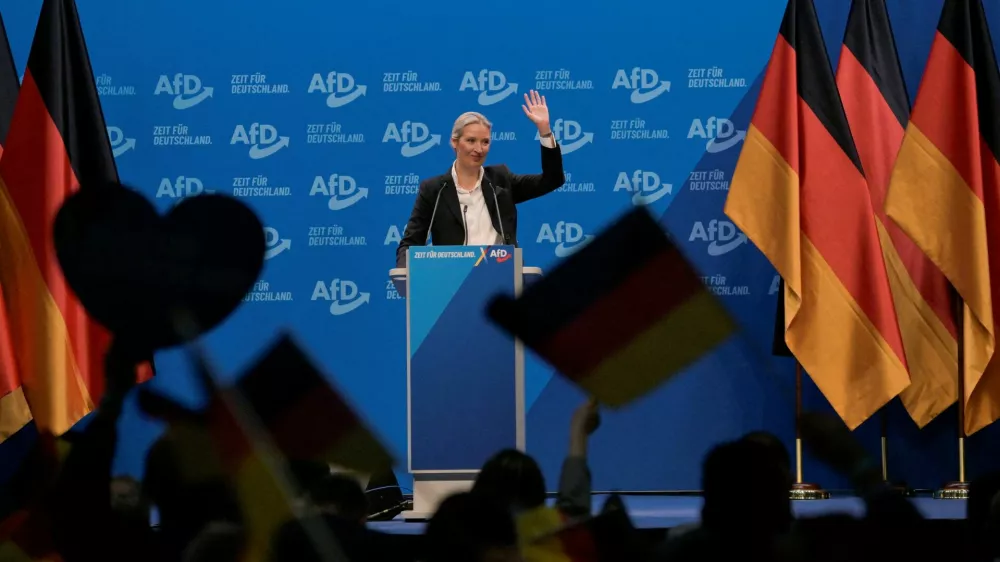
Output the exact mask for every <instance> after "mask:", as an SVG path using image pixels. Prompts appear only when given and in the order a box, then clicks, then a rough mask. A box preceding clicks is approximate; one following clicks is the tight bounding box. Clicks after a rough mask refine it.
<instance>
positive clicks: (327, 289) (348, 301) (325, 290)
mask: <svg viewBox="0 0 1000 562" xmlns="http://www.w3.org/2000/svg"><path fill="white" fill-rule="evenodd" d="M309 300H311V301H314V302H315V301H325V302H329V303H330V314H331V315H333V316H342V315H344V314H348V313H350V312H353V311H355V310H357V309H358V307H360V306H361V305H364V304H368V303H369V302H370V301H371V294H370V293H365V292H362V291H361V290H359V289H358V286H357V284H356V283H354V281H350V280H347V279H333V280H332V281H329V282H327V281H322V280H321V281H317V282H316V286H315V287H313V292H312V296H311V297H310V299H309Z"/></svg>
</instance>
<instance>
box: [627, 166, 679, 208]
mask: <svg viewBox="0 0 1000 562" xmlns="http://www.w3.org/2000/svg"><path fill="white" fill-rule="evenodd" d="M619 191H625V192H628V193H631V194H632V204H633V205H635V206H637V207H639V206H642V205H651V204H653V203H656V202H657V201H659V200H660V199H662V198H663V196H664V195H669V194H671V193H673V192H674V186H673V184H669V183H663V182H662V181H660V175H659V174H657V173H656V172H650V171H649V170H636V171H634V172H632V173H631V174H629V173H628V172H619V173H618V180H617V181H616V182H615V189H614V192H615V193H618V192H619Z"/></svg>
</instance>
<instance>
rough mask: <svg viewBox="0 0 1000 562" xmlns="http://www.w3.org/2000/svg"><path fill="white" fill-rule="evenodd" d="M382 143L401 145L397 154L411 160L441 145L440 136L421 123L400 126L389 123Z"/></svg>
mask: <svg viewBox="0 0 1000 562" xmlns="http://www.w3.org/2000/svg"><path fill="white" fill-rule="evenodd" d="M382 142H383V143H386V142H398V143H400V144H402V146H401V147H400V148H399V153H400V154H401V155H402V156H403V157H404V158H413V157H414V156H420V155H421V154H423V153H425V152H427V151H428V150H430V149H431V148H434V147H435V146H437V145H439V144H441V135H439V134H436V133H431V130H430V127H428V126H427V125H425V124H423V123H418V122H416V121H403V123H402V124H401V125H396V124H395V123H389V124H388V125H387V126H386V128H385V134H384V135H382Z"/></svg>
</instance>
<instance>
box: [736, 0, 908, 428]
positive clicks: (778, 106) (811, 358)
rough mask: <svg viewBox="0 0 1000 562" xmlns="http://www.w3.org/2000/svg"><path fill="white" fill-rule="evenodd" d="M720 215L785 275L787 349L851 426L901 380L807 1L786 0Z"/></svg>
mask: <svg viewBox="0 0 1000 562" xmlns="http://www.w3.org/2000/svg"><path fill="white" fill-rule="evenodd" d="M749 129H750V130H749V131H748V132H747V136H746V140H745V143H744V145H743V149H742V151H741V153H740V157H739V161H738V162H737V164H736V171H735V172H734V174H733V180H732V182H731V184H730V188H729V195H728V197H727V199H726V206H725V212H726V214H727V215H728V216H729V217H730V218H731V219H732V221H733V222H734V223H735V224H736V225H737V226H738V227H739V228H740V230H742V231H743V232H744V233H745V234H746V235H747V236H748V237H749V238H750V240H752V241H753V242H754V244H756V246H757V247H758V248H760V250H761V251H762V252H763V253H764V255H765V256H767V258H768V260H770V262H771V264H772V265H774V267H775V269H777V271H778V273H779V274H780V275H781V277H782V279H784V281H785V283H784V295H783V299H784V306H785V342H786V343H787V344H788V348H789V349H790V350H791V351H792V353H793V354H794V355H795V357H796V359H798V361H799V363H801V364H802V366H803V367H804V368H805V370H806V371H807V372H808V373H809V374H810V375H811V376H812V378H813V380H814V381H815V382H816V385H817V386H818V387H819V389H820V390H821V391H822V392H823V394H824V395H825V396H826V398H827V400H829V401H830V404H831V405H832V406H833V407H834V409H835V410H836V411H837V413H838V414H839V415H840V417H841V418H843V420H844V422H845V423H846V424H847V425H848V427H850V428H852V429H853V428H856V427H857V426H858V425H860V424H861V423H862V422H863V421H865V420H866V419H867V418H868V417H870V416H871V415H872V414H873V413H875V412H876V411H878V409H879V408H881V407H882V406H883V405H884V404H885V403H886V402H888V401H889V400H891V399H892V398H893V397H894V396H896V395H897V394H899V392H900V391H902V390H903V389H904V388H906V386H907V385H908V384H909V382H910V381H909V375H908V374H907V368H906V359H905V355H904V348H903V342H902V338H901V336H900V333H899V326H898V325H897V323H896V312H895V309H894V306H893V301H892V292H891V290H890V287H889V279H888V274H887V273H886V267H885V262H884V260H883V258H882V247H881V244H880V242H879V235H878V227H877V224H876V220H875V213H874V209H873V208H872V203H871V197H870V196H869V192H868V185H867V182H866V181H865V174H864V171H863V167H862V165H861V160H860V158H859V156H858V151H857V149H856V147H855V145H854V141H853V140H852V138H851V130H850V127H849V125H848V121H847V117H846V115H845V114H844V107H843V104H842V102H841V100H840V96H839V95H838V93H837V86H836V83H835V81H834V75H833V69H832V68H831V66H830V61H829V58H828V57H827V54H826V48H825V46H824V42H823V35H822V32H821V31H820V26H819V21H818V20H817V18H816V8H815V6H814V5H813V2H812V0H789V2H788V5H787V7H786V9H785V16H784V19H783V21H782V22H781V29H780V32H779V34H778V38H777V40H776V41H775V44H774V50H773V51H772V53H771V60H770V62H769V63H768V68H767V71H766V73H765V76H764V83H763V86H762V88H761V93H760V98H759V99H758V102H757V108H756V109H755V110H754V115H753V119H752V120H751V124H750V128H749Z"/></svg>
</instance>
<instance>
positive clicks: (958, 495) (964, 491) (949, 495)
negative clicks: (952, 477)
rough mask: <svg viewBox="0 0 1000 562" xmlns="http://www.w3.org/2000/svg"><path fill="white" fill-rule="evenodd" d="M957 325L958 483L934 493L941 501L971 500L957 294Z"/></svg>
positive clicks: (960, 306) (961, 328)
mask: <svg viewBox="0 0 1000 562" xmlns="http://www.w3.org/2000/svg"><path fill="white" fill-rule="evenodd" d="M954 302H955V323H956V324H957V328H958V330H957V335H958V337H957V338H956V340H957V343H958V481H956V482H949V483H947V484H945V485H944V487H943V488H941V489H940V490H938V491H936V492H934V498H935V499H939V500H966V499H969V483H968V482H966V481H965V324H964V322H963V319H964V304H965V301H963V300H962V297H961V296H959V295H958V294H957V293H956V295H955V299H954Z"/></svg>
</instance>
